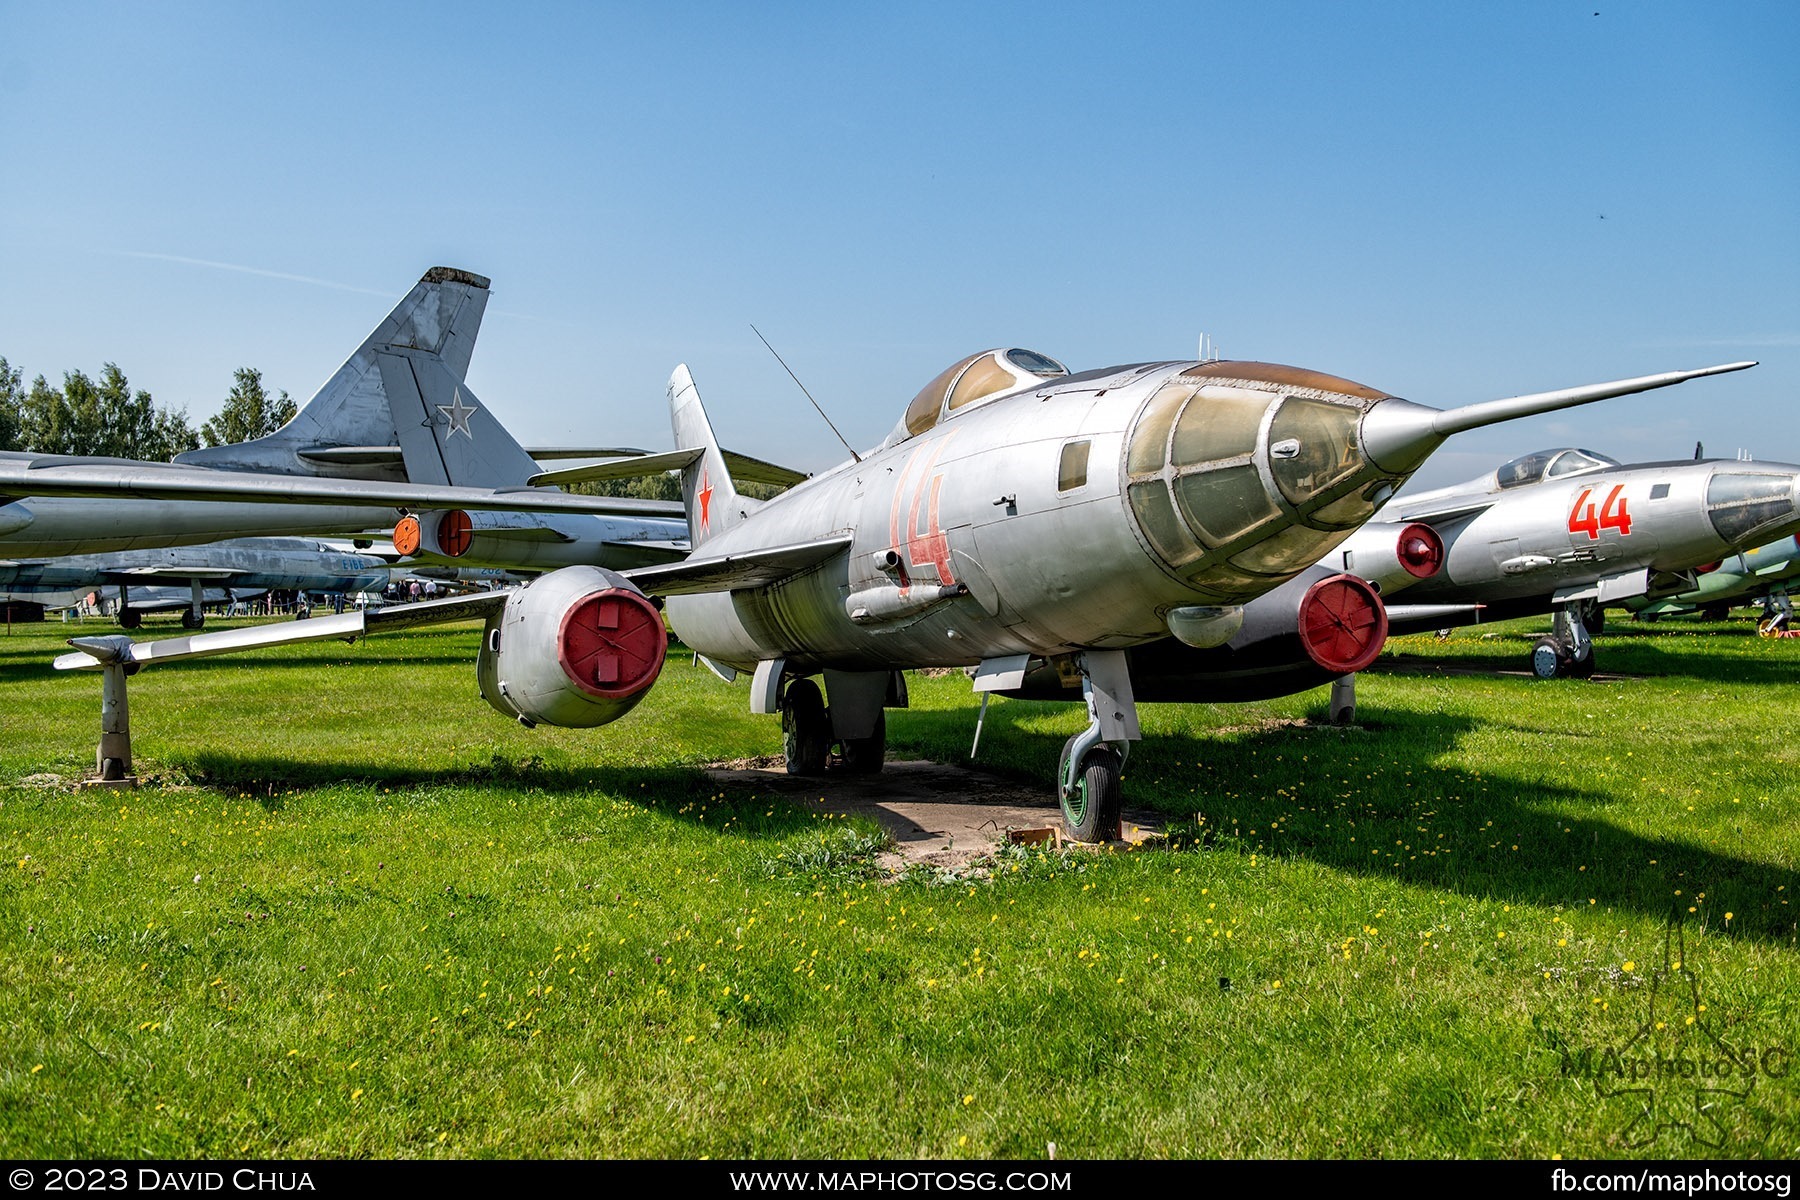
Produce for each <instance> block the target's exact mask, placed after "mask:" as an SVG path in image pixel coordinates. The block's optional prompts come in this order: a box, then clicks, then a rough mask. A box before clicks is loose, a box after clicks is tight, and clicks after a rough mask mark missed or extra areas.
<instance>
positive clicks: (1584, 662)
mask: <svg viewBox="0 0 1800 1200" xmlns="http://www.w3.org/2000/svg"><path fill="white" fill-rule="evenodd" d="M1593 673H1594V647H1593V644H1592V643H1591V642H1590V643H1589V644H1588V648H1587V653H1586V654H1582V655H1575V654H1571V655H1570V656H1569V668H1568V674H1569V677H1570V678H1571V679H1586V678H1588V677H1589V676H1591V675H1592V674H1593Z"/></svg>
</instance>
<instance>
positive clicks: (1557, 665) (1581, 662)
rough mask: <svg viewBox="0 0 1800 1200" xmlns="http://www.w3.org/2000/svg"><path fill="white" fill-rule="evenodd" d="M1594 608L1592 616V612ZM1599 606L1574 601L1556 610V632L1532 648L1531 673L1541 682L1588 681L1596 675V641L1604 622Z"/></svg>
mask: <svg viewBox="0 0 1800 1200" xmlns="http://www.w3.org/2000/svg"><path fill="white" fill-rule="evenodd" d="M1590 608H1591V613H1590V611H1589V610H1590ZM1603 619H1604V618H1603V617H1602V615H1601V609H1600V606H1599V605H1598V604H1595V603H1593V602H1591V601H1585V600H1570V601H1567V602H1565V603H1564V604H1562V605H1561V606H1559V607H1558V608H1557V610H1556V626H1555V632H1554V633H1552V634H1551V635H1550V636H1549V637H1543V638H1539V639H1538V641H1537V644H1536V645H1534V646H1533V647H1532V648H1531V673H1532V674H1533V675H1536V676H1537V677H1538V678H1539V679H1562V678H1573V679H1586V678H1587V677H1588V676H1590V675H1592V674H1593V673H1594V639H1593V638H1592V637H1590V636H1589V634H1590V633H1597V632H1598V631H1599V629H1600V627H1601V622H1602V621H1603Z"/></svg>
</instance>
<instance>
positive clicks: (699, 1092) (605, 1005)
mask: <svg viewBox="0 0 1800 1200" xmlns="http://www.w3.org/2000/svg"><path fill="white" fill-rule="evenodd" d="M1533 628H1534V626H1533V625H1532V624H1531V623H1518V624H1514V625H1505V626H1498V627H1495V630H1493V631H1474V630H1470V631H1462V632H1459V633H1458V635H1457V636H1456V637H1455V638H1453V639H1452V640H1450V641H1449V642H1445V643H1438V642H1435V641H1434V640H1433V639H1431V638H1429V637H1423V638H1410V639H1403V640H1400V641H1397V642H1396V643H1395V644H1394V645H1393V646H1392V648H1391V649H1390V651H1389V653H1388V656H1387V657H1386V658H1385V659H1384V664H1383V665H1384V667H1386V666H1388V665H1393V664H1398V665H1400V666H1403V667H1410V666H1412V665H1415V664H1427V665H1439V666H1443V665H1447V666H1451V667H1457V668H1465V669H1469V670H1470V671H1471V673H1468V674H1450V675H1445V674H1435V673H1429V672H1425V673H1392V672H1387V671H1384V670H1378V671H1377V672H1374V673H1371V674H1369V675H1367V676H1365V677H1364V678H1363V680H1362V681H1361V686H1360V693H1361V694H1360V700H1361V705H1362V707H1361V710H1360V713H1359V716H1360V720H1361V725H1360V727H1358V728H1353V729H1348V730H1337V729H1331V728H1324V727H1320V726H1317V725H1314V724H1310V723H1307V722H1306V721H1305V718H1307V717H1308V716H1309V715H1317V714H1318V713H1319V712H1321V711H1322V709H1323V706H1324V693H1323V692H1322V691H1321V692H1315V693H1312V694H1309V695H1306V696H1300V697H1293V698H1290V699H1287V700H1283V701H1278V702H1272V703H1267V704H1251V705H1217V706H1214V705H1191V706H1150V707H1147V708H1146V710H1145V714H1144V716H1145V733H1146V737H1145V740H1144V741H1143V742H1142V743H1140V744H1139V745H1138V746H1137V747H1136V748H1135V749H1134V751H1133V754H1132V758H1131V763H1130V766H1129V768H1128V771H1127V775H1126V788H1127V794H1128V798H1129V802H1130V803H1131V804H1132V805H1134V806H1141V807H1149V808H1154V809H1158V810H1161V812H1162V813H1163V815H1164V817H1165V819H1166V820H1167V821H1169V822H1170V824H1171V827H1172V830H1173V832H1174V834H1175V836H1174V837H1173V838H1172V839H1171V845H1170V848H1164V849H1156V850H1150V851H1142V852H1135V853H1129V854H1124V853H1120V854H1088V853H1081V852H1067V851H1065V852H1061V853H1058V852H1053V851H1040V850H1023V849H1013V850H1009V851H1007V852H1005V853H1004V854H1001V855H999V856H998V857H997V858H996V859H995V860H994V862H993V863H992V864H991V870H989V871H987V872H985V873H981V874H971V875H968V876H965V877H950V876H946V875H945V874H944V873H942V872H920V873H917V874H914V875H912V876H908V877H905V878H902V879H900V880H897V881H896V880H889V879H885V878H882V877H880V875H879V874H878V872H876V870H875V869H874V867H873V865H872V864H873V857H874V852H875V851H876V849H878V847H879V839H878V838H876V837H874V836H872V835H873V834H874V833H875V830H873V828H871V827H862V826H858V825H855V824H853V823H846V822H843V821H838V820H832V819H828V818H825V817H822V816H820V815H819V814H818V813H816V812H815V811H813V810H812V809H811V808H810V807H807V806H803V805H800V804H797V803H794V802H792V801H790V800H786V799H780V798H777V797H775V796H772V795H769V794H758V793H757V792H756V791H754V790H748V789H745V790H737V789H730V790H721V789H719V788H718V787H716V786H712V785H709V782H708V781H707V780H706V778H705V777H704V776H702V775H700V774H699V773H698V772H697V771H695V770H694V767H695V766H696V765H697V764H701V763H704V762H709V761H715V760H720V759H729V758H740V757H749V756H753V755H769V754H775V753H778V752H779V748H780V734H779V730H778V728H777V726H776V723H775V722H774V721H773V720H772V719H770V718H754V717H751V716H749V715H748V713H747V712H746V711H745V710H746V707H747V705H746V702H745V692H744V690H743V688H742V687H741V686H739V687H737V688H728V687H726V686H725V685H723V684H721V683H719V682H718V681H717V680H716V679H714V678H713V677H712V676H711V675H709V674H707V673H705V672H703V671H696V670H694V669H692V668H691V666H690V664H689V661H688V659H687V656H686V655H684V654H681V653H677V654H675V655H672V656H671V659H670V662H669V664H668V668H667V669H666V671H665V674H664V677H663V679H662V681H661V682H660V683H659V684H658V685H657V690H656V692H655V693H654V694H653V695H652V696H651V697H650V698H649V699H647V700H646V701H645V703H644V704H643V705H641V706H640V707H639V708H638V709H637V710H636V711H635V712H633V713H632V714H631V715H630V716H628V717H627V718H625V719H624V720H623V721H620V722H618V723H617V724H615V725H612V726H609V727H606V728H603V729H600V730H593V731H566V730H554V729H543V728H540V729H537V730H535V731H526V730H524V729H521V728H519V727H518V726H516V725H509V724H508V723H507V722H505V721H504V720H503V719H501V718H500V717H499V716H498V715H497V714H495V713H494V712H492V711H491V710H490V709H488V708H487V707H486V705H484V704H482V703H481V702H480V701H479V700H478V699H477V698H476V696H475V686H474V673H473V670H472V666H471V664H472V661H473V655H474V651H475V646H476V641H477V631H476V630H475V629H474V628H472V627H469V628H456V629H452V630H449V631H434V632H423V633H415V634H409V635H395V636H392V637H388V638H385V639H377V640H375V641H372V642H368V643H362V644H358V645H355V646H345V645H339V644H319V645H313V646H306V647H293V648H288V649H284V650H278V651H273V652H265V653H258V654H255V655H246V656H243V657H241V658H236V659H213V660H207V661H204V662H197V663H192V664H186V665H181V666H174V667H163V668H153V669H151V670H148V671H146V672H144V673H143V674H141V675H139V676H138V677H137V678H136V679H134V680H133V681H132V684H131V688H132V715H133V725H134V734H135V750H136V755H137V766H138V770H139V772H140V774H142V775H144V776H145V777H146V778H147V779H148V781H149V783H148V786H145V787H143V788H140V789H138V790H137V791H135V792H114V791H100V790H89V791H75V790H72V789H71V788H70V787H69V786H67V784H66V783H61V784H59V783H57V782H55V781H53V780H50V779H46V778H45V776H47V775H59V776H63V777H65V779H72V778H73V777H74V776H76V775H77V774H79V773H80V772H81V771H82V770H84V769H85V768H88V767H90V766H91V764H92V756H93V741H94V739H95V736H96V734H97V727H98V720H97V717H98V708H99V702H98V693H99V687H98V681H97V679H95V678H94V677H92V676H86V675H82V676H71V675H61V674H54V673H52V672H51V671H50V670H49V669H48V661H49V659H50V658H51V657H52V656H53V654H54V653H55V652H56V650H57V649H59V648H60V639H61V638H62V637H64V636H66V635H67V634H68V633H69V632H71V631H70V630H68V629H65V628H64V627H62V626H59V625H51V626H38V627H35V628H33V627H18V628H16V629H15V630H14V632H13V634H12V635H11V636H10V637H6V638H0V688H3V689H4V691H3V692H0V695H4V697H5V699H4V701H3V702H0V704H3V707H0V844H3V847H4V857H3V858H0V1022H3V1027H4V1028H5V1029H6V1031H7V1035H6V1038H5V1041H4V1047H5V1048H4V1051H3V1052H0V1157H33V1156H44V1157H49V1156H56V1157H63V1156H108V1157H110V1156H125V1157H129V1156H139V1155H155V1156H164V1157H189V1156H228V1155H229V1156H249V1157H265V1156H266V1157H301V1156H308V1157H311V1156H326V1157H358V1156H371V1157H386V1156H398V1157H416V1156H433V1155H441V1156H448V1157H472V1156H504V1157H556V1156H603V1157H610V1156H619V1157H683V1158H693V1157H700V1156H703V1155H711V1156H715V1157H736V1156H747V1157H787V1156H801V1157H844V1156H848V1157H884V1156H906V1157H915V1156H916V1157H926V1158H939V1157H945V1158H953V1157H961V1156H967V1157H979V1158H987V1157H1008V1156H1041V1155H1042V1154H1043V1153H1044V1152H1045V1147H1046V1144H1047V1143H1051V1142H1054V1143H1056V1145H1057V1148H1058V1155H1059V1157H1066V1158H1087V1157H1152V1156H1155V1157H1160V1156H1207V1155H1228V1156H1379V1157H1421V1156H1424V1157H1431V1156H1486V1157H1501V1156H1505V1157H1512V1156H1528V1157H1549V1156H1551V1155H1553V1154H1561V1155H1564V1156H1566V1157H1589V1156H1633V1155H1645V1156H1650V1157H1666V1156H1677V1155H1678V1156H1701V1157H1711V1156H1714V1155H1725V1156H1777V1157H1793V1156H1795V1155H1797V1154H1800V1101H1797V1099H1796V1081H1797V1079H1800V1071H1795V1072H1793V1073H1790V1074H1787V1075H1782V1076H1775V1075H1770V1074H1764V1075H1759V1076H1758V1077H1756V1078H1755V1080H1754V1085H1753V1086H1752V1087H1750V1089H1749V1093H1748V1095H1747V1096H1745V1097H1743V1098H1738V1097H1736V1096H1726V1097H1719V1098H1717V1099H1718V1100H1719V1102H1718V1103H1717V1104H1715V1105H1714V1107H1713V1108H1712V1109H1711V1110H1710V1112H1711V1115H1710V1116H1709V1117H1708V1118H1707V1120H1703V1121H1701V1122H1700V1128H1701V1130H1702V1132H1703V1134H1704V1135H1705V1137H1706V1138H1707V1139H1708V1140H1709V1141H1710V1140H1712V1139H1715V1138H1716V1139H1718V1140H1719V1142H1720V1144H1719V1145H1718V1146H1717V1147H1716V1148H1715V1147H1713V1146H1712V1145H1709V1144H1707V1142H1703V1141H1698V1140H1696V1139H1695V1138H1694V1136H1693V1134H1692V1133H1691V1132H1690V1131H1689V1130H1688V1129H1687V1128H1683V1127H1679V1126H1674V1127H1670V1128H1665V1129H1664V1130H1662V1131H1661V1133H1660V1134H1659V1135H1658V1136H1657V1137H1656V1138H1655V1140H1654V1141H1653V1142H1652V1143H1651V1144H1650V1145H1648V1146H1647V1147H1642V1148H1635V1147H1633V1146H1632V1145H1630V1144H1629V1142H1630V1141H1631V1140H1633V1139H1632V1138H1628V1137H1627V1136H1626V1131H1627V1129H1628V1127H1630V1126H1631V1124H1632V1121H1633V1119H1634V1118H1635V1117H1636V1115H1637V1113H1638V1111H1639V1109H1640V1108H1641V1105H1640V1104H1638V1102H1637V1101H1636V1100H1635V1099H1633V1098H1632V1097H1630V1096H1620V1095H1611V1096H1609V1095H1607V1094H1605V1093H1607V1092H1617V1091H1618V1090H1619V1086H1620V1085H1617V1084H1616V1083H1615V1082H1614V1081H1612V1080H1610V1079H1609V1078H1603V1079H1602V1080H1601V1081H1600V1082H1599V1083H1597V1082H1596V1080H1594V1079H1592V1078H1583V1077H1581V1076H1580V1075H1579V1074H1576V1075H1569V1074H1566V1073H1565V1072H1564V1071H1563V1070H1562V1063H1563V1060H1564V1051H1565V1050H1569V1049H1573V1050H1579V1049H1581V1048H1583V1047H1588V1048H1598V1049H1600V1050H1602V1051H1603V1050H1604V1048H1605V1047H1607V1046H1618V1045H1621V1044H1623V1043H1625V1042H1626V1041H1627V1040H1628V1039H1629V1038H1630V1037H1631V1036H1632V1034H1633V1032H1634V1031H1635V1030H1636V1029H1637V1028H1638V1026H1639V1025H1640V1024H1642V1023H1644V1022H1645V1021H1646V1020H1649V1022H1650V1023H1651V1025H1652V1028H1653V1030H1654V1023H1655V1021H1656V1020H1657V1019H1662V1020H1664V1024H1665V1026H1667V1028H1665V1029H1663V1030H1661V1031H1655V1032H1653V1034H1652V1035H1651V1040H1650V1042H1649V1043H1646V1044H1649V1045H1653V1046H1655V1047H1658V1048H1669V1049H1673V1048H1678V1047H1679V1046H1681V1045H1690V1046H1691V1045H1693V1044H1696V1043H1694V1042H1693V1041H1691V1040H1690V1041H1688V1042H1682V1041H1680V1039H1682V1038H1687V1039H1695V1038H1698V1037H1700V1036H1701V1034H1702V1033H1707V1032H1710V1034H1711V1035H1713V1036H1716V1037H1719V1038H1720V1039H1721V1040H1723V1041H1724V1042H1725V1043H1727V1044H1729V1045H1731V1046H1733V1047H1736V1048H1739V1049H1742V1048H1748V1047H1754V1048H1757V1049H1759V1050H1766V1049H1768V1048H1771V1047H1773V1048H1775V1049H1776V1050H1777V1051H1787V1052H1792V1053H1795V1054H1800V1033H1796V1032H1795V1031H1796V1030H1800V1012H1797V1011H1796V1001H1797V999H1800V942H1797V935H1796V907H1795V902H1794V896H1795V893H1796V891H1800V873H1797V865H1800V817H1796V815H1795V811H1794V803H1793V802H1794V799H1795V788H1794V785H1793V780H1794V779H1795V777H1796V759H1797V758H1800V751H1797V750H1796V748H1795V738H1794V735H1793V734H1792V732H1791V730H1790V729H1789V725H1790V721H1791V716H1790V714H1791V711H1792V708H1793V700H1794V685H1793V682H1792V681H1793V680H1794V679H1795V674H1796V669H1797V668H1800V643H1796V642H1795V641H1764V640H1759V639H1757V638H1755V637H1754V636H1751V635H1750V633H1749V626H1748V625H1747V623H1745V622H1732V623H1727V624H1723V625H1693V624H1684V623H1682V622H1678V621H1664V622H1662V623H1659V624H1658V625H1656V626H1654V627H1640V626H1630V625H1623V624H1622V625H1620V627H1619V628H1618V629H1617V630H1614V631H1609V633H1608V635H1607V636H1606V637H1605V638H1604V639H1603V640H1602V642H1601V644H1600V653H1601V656H1602V657H1601V667H1602V670H1604V671H1608V672H1618V673H1622V674H1624V675H1626V676H1629V677H1630V678H1626V679H1624V680H1620V681H1616V682H1580V681H1556V682H1552V683H1541V682H1537V681H1533V680H1530V679H1527V678H1523V677H1519V676H1509V675H1502V674H1497V673H1495V672H1499V671H1517V670H1519V669H1521V668H1522V667H1523V665H1524V661H1525V655H1526V652H1527V651H1528V650H1529V647H1530V640H1531V638H1530V634H1529V631H1530V630H1531V629H1533ZM147 632H148V631H147ZM155 632H157V633H163V632H164V631H162V630H157V631H155ZM910 687H911V692H912V697H913V703H914V708H913V709H912V710H911V711H909V712H905V713H894V714H890V721H889V731H890V753H891V754H894V755H898V756H925V757H932V758H937V759H941V760H944V761H961V760H962V759H963V758H964V757H965V756H966V753H967V747H968V744H969V738H970V735H971V733H972V731H973V725H974V716H975V703H974V701H973V698H972V697H971V695H970V693H969V690H968V686H967V683H966V681H964V680H962V679H961V678H960V677H956V676H948V677H939V678H925V677H914V678H913V679H912V681H911V684H910ZM1078 723H1079V716H1078V714H1077V711H1076V710H1075V708H1074V707H1073V706H1067V705H1055V706H1052V705H1035V704H1029V703H1009V702H1005V701H1000V702H996V704H995V705H994V707H993V708H992V710H991V711H990V713H989V717H988V723H987V729H986V731H985V733H984V734H983V737H982V750H981V759H982V766H983V768H984V769H987V770H992V771H999V772H1002V773H1005V774H1008V775H1010V776H1013V777H1015V778H1017V779H1020V780H1024V781H1028V782H1030V783H1032V784H1034V785H1036V786H1038V787H1041V788H1042V789H1043V790H1044V792H1045V793H1046V794H1048V793H1049V790H1050V788H1051V776H1052V773H1053V770H1054V763H1055V759H1056V752H1057V750H1058V748H1059V747H1060V745H1061V743H1062V740H1063V739H1064V738H1066V737H1067V736H1068V735H1069V734H1070V733H1072V732H1074V731H1075V729H1076V728H1077V725H1078ZM829 786H830V785H829V783H828V782H825V783H822V784H821V794H824V792H825V791H826V790H828V789H829ZM1671 910H1673V912H1674V913H1676V914H1677V915H1679V916H1680V917H1681V918H1682V920H1681V925H1680V936H1681V940H1680V943H1679V944H1680V946H1681V947H1682V949H1681V952H1680V953H1681V956H1682V958H1683V970H1682V971H1681V972H1679V973H1675V974H1674V975H1673V976H1670V977H1668V978H1666V979H1665V980H1664V982H1663V984H1662V986H1660V988H1657V987H1653V986H1652V984H1653V982H1654V981H1656V980H1657V979H1658V977H1659V974H1660V973H1661V972H1662V969H1663V967H1664V943H1665V934H1666V932H1667V930H1668V929H1669V922H1670V915H1671ZM1689 982H1692V983H1694V984H1696V985H1697V987H1698V989H1699V997H1700V1001H1701V1002H1702V1003H1704V1004H1705V1005H1706V1009H1705V1011H1704V1012H1702V1013H1699V1014H1696V1013H1695V1011H1694V1005H1693V1001H1692V1000H1691V998H1690V999H1683V996H1682V995H1681V994H1678V993H1679V990H1680V987H1684V986H1686V985H1687V984H1688V983H1689ZM1695 1015H1697V1016H1698V1023H1697V1025H1696V1026H1690V1025H1688V1024H1687V1023H1686V1017H1688V1016H1695ZM1707 1044H1708V1045H1711V1044H1712V1043H1707ZM1767 1061H1768V1063H1769V1064H1770V1065H1771V1066H1775V1067H1780V1066H1782V1065H1783V1060H1782V1058H1781V1056H1780V1054H1779V1053H1778V1054H1777V1055H1775V1056H1774V1057H1772V1058H1769V1059H1768V1060H1767ZM1602 1085H1604V1086H1602ZM1624 1086H1629V1085H1624ZM1734 1087H1735V1088H1736V1089H1737V1090H1740V1091H1741V1090H1742V1089H1743V1084H1742V1082H1738V1083H1736V1084H1735V1085H1734ZM1694 1096H1695V1088H1694V1085H1692V1084H1687V1085H1685V1086H1684V1085H1681V1084H1677V1083H1670V1084H1668V1085H1666V1086H1665V1088H1664V1091H1663V1093H1662V1099H1663V1105H1662V1107H1661V1108H1659V1109H1658V1111H1659V1112H1661V1113H1662V1114H1663V1118H1662V1119H1664V1120H1669V1119H1671V1117H1670V1114H1674V1115H1675V1116H1676V1117H1680V1118H1681V1119H1685V1120H1689V1121H1692V1120H1695V1116H1694V1108H1693V1101H1694ZM1680 1105H1685V1106H1686V1107H1685V1108H1682V1107H1680ZM1707 1121H1716V1122H1717V1124H1716V1125H1711V1124H1708V1123H1707ZM1636 1132H1637V1134H1638V1135H1641V1134H1642V1133H1643V1132H1645V1130H1644V1128H1643V1127H1642V1126H1640V1127H1639V1128H1638V1130H1637V1131H1636Z"/></svg>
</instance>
